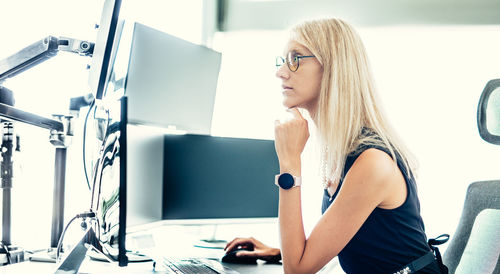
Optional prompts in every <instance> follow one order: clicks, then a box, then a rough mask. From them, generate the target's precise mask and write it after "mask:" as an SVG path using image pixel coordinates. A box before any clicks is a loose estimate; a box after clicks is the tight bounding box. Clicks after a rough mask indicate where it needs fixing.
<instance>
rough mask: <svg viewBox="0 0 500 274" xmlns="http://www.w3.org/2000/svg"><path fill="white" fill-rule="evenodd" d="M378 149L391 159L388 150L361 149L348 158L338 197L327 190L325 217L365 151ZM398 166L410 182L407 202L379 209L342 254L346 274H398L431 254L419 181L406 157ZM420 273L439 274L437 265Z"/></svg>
mask: <svg viewBox="0 0 500 274" xmlns="http://www.w3.org/2000/svg"><path fill="white" fill-rule="evenodd" d="M369 148H375V149H379V150H382V151H384V152H386V153H387V154H389V155H391V154H390V152H389V150H388V149H387V148H385V147H381V146H377V145H361V147H360V148H358V149H357V150H356V153H355V154H350V155H348V157H347V159H346V163H345V167H344V172H343V175H342V177H341V179H340V182H339V185H338V187H337V190H336V191H335V193H334V194H333V195H332V197H330V195H329V193H328V191H327V190H326V189H325V192H324V196H323V205H322V212H323V213H325V211H326V210H327V208H328V207H329V206H330V204H331V203H332V202H333V201H334V200H335V197H336V196H337V194H338V192H339V190H340V188H341V187H342V183H343V180H344V178H345V175H346V174H347V172H348V171H349V169H350V168H351V166H352V165H353V164H354V161H356V159H357V158H358V157H359V155H360V154H361V153H363V151H365V150H367V149H369ZM396 159H397V165H398V167H399V169H400V170H401V173H402V174H403V177H404V178H405V181H406V189H407V196H406V200H405V202H404V203H403V204H402V205H401V206H399V207H397V208H395V209H390V210H388V209H383V208H379V207H377V208H375V209H374V210H373V211H372V213H371V214H370V215H369V216H368V218H367V219H366V221H365V222H364V223H363V225H362V226H361V228H360V229H359V231H358V232H357V233H356V234H355V235H354V237H353V238H352V239H351V241H349V243H347V245H346V246H345V247H344V249H342V251H341V252H340V253H339V255H338V258H339V262H340V265H341V266H342V269H343V270H344V271H345V272H346V273H349V274H350V273H394V272H396V271H398V270H400V269H401V267H403V266H405V265H407V264H408V263H410V262H412V261H414V260H415V259H417V258H419V257H421V256H423V255H424V254H426V253H428V252H429V251H430V248H429V246H428V245H427V238H426V235H425V229H424V223H423V221H422V217H421V216H420V202H419V200H418V197H417V189H416V185H415V179H414V177H413V175H412V174H411V172H409V171H408V170H407V169H406V167H405V165H404V163H403V159H402V157H401V156H400V155H399V154H397V153H396ZM419 273H439V268H438V266H437V263H436V264H433V265H431V266H428V267H426V268H425V269H423V270H421V271H419Z"/></svg>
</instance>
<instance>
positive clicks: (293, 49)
mask: <svg viewBox="0 0 500 274" xmlns="http://www.w3.org/2000/svg"><path fill="white" fill-rule="evenodd" d="M293 51H295V52H296V53H297V54H299V55H305V54H304V50H303V49H299V48H291V49H290V50H288V51H287V52H286V54H285V56H286V55H287V54H288V53H289V52H293Z"/></svg>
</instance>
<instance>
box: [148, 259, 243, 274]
mask: <svg viewBox="0 0 500 274" xmlns="http://www.w3.org/2000/svg"><path fill="white" fill-rule="evenodd" d="M153 266H154V269H155V271H166V272H167V273H184V274H191V273H192V274H205V273H207V274H216V273H231V274H235V273H238V272H236V271H235V270H232V269H230V268H228V267H225V266H223V265H222V264H221V263H220V262H218V261H215V260H209V259H202V258H171V257H162V258H161V259H160V260H158V261H155V262H154V264H153Z"/></svg>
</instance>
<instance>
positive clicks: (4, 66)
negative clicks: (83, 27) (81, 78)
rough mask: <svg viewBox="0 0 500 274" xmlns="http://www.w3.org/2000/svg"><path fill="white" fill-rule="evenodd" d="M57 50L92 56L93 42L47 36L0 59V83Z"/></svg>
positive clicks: (44, 59) (48, 57) (51, 55)
mask: <svg viewBox="0 0 500 274" xmlns="http://www.w3.org/2000/svg"><path fill="white" fill-rule="evenodd" d="M58 51H68V52H73V53H77V54H79V55H83V56H92V54H93V52H94V43H91V42H88V41H82V40H77V39H72V38H66V37H59V38H57V37H54V36H47V37H45V38H43V39H42V40H40V41H37V42H35V43H33V44H31V45H29V46H27V47H25V48H24V49H22V50H20V51H18V52H17V53H14V54H13V55H11V56H9V57H7V58H5V59H3V60H0V83H2V82H3V81H4V80H5V79H7V78H10V77H13V76H15V75H17V74H19V73H21V72H23V71H25V70H27V69H30V68H31V67H33V66H36V65H38V64H40V63H42V62H44V61H46V60H48V59H50V58H52V57H54V56H56V55H57V52H58Z"/></svg>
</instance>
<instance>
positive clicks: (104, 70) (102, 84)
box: [89, 0, 122, 99]
mask: <svg viewBox="0 0 500 274" xmlns="http://www.w3.org/2000/svg"><path fill="white" fill-rule="evenodd" d="M106 1H114V4H113V11H112V12H111V18H109V20H110V21H109V29H108V28H106V26H105V25H103V22H106V23H107V22H108V19H107V18H104V16H105V15H106V6H107V5H106V4H107V3H106V2H105V3H104V7H103V12H102V14H101V26H99V33H98V34H97V38H99V37H100V35H99V34H101V33H102V32H107V37H106V42H105V44H104V45H103V44H102V41H96V43H95V47H94V55H93V57H92V65H91V67H90V72H89V85H90V87H91V89H92V92H93V93H94V96H95V98H96V99H102V97H103V95H104V91H105V89H106V84H107V82H108V78H109V77H108V72H109V70H110V65H111V64H110V60H111V55H112V52H113V43H114V40H115V35H116V29H117V25H118V19H119V14H120V7H121V2H122V0H106ZM102 47H104V52H103V54H102V58H101V60H97V59H95V58H98V57H100V56H99V54H98V56H96V52H98V51H99V50H101V49H102ZM96 60H97V61H96ZM99 61H100V62H99ZM95 65H97V67H95ZM97 71H98V72H97ZM95 74H98V77H97V78H98V79H97V83H95V81H96V80H95V79H94V78H93V76H94V75H95Z"/></svg>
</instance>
